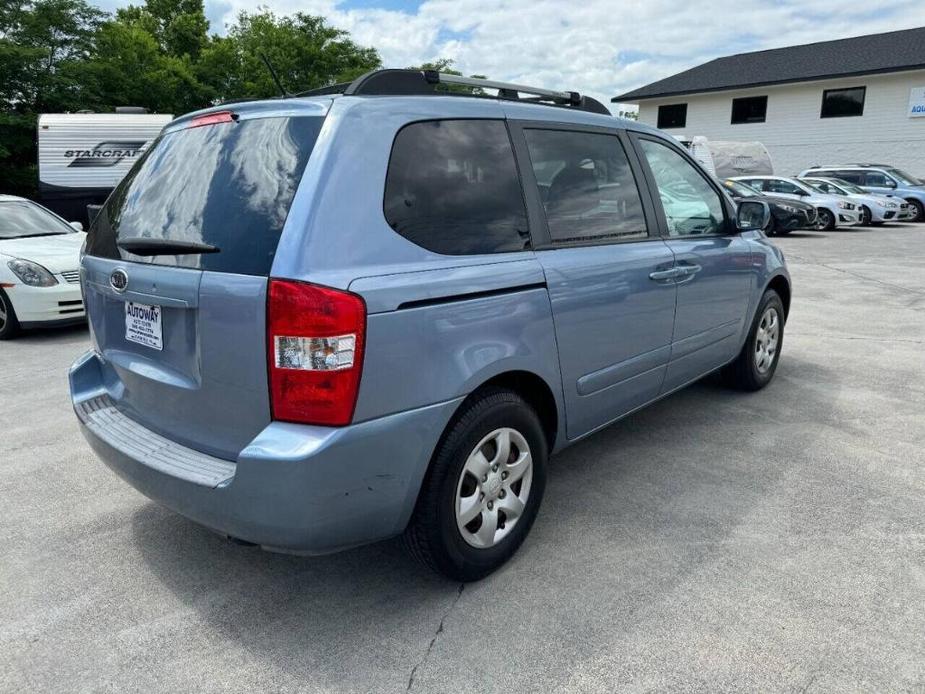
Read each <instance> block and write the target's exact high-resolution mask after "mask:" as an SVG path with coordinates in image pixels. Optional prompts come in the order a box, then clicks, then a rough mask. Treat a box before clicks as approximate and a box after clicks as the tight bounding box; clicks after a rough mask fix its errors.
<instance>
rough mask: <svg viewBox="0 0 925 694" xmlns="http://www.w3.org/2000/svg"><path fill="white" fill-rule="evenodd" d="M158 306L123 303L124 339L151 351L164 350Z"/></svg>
mask: <svg viewBox="0 0 925 694" xmlns="http://www.w3.org/2000/svg"><path fill="white" fill-rule="evenodd" d="M162 311H163V308H162V307H160V306H149V305H148V304H136V303H135V302H134V301H126V302H125V339H126V340H128V341H129V342H135V343H137V344H139V345H144V346H145V347H150V348H151V349H156V350H163V349H164V335H163V330H162V328H161V312H162Z"/></svg>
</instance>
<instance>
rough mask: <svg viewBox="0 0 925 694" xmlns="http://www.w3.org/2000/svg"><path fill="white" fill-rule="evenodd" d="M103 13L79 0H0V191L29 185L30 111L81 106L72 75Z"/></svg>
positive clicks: (88, 51)
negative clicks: (28, 0) (30, 0)
mask: <svg viewBox="0 0 925 694" xmlns="http://www.w3.org/2000/svg"><path fill="white" fill-rule="evenodd" d="M105 16H106V15H105V13H103V12H101V11H100V10H98V9H96V8H94V7H92V6H90V5H88V4H87V3H86V2H84V1H83V0H35V1H34V2H27V1H16V0H0V192H4V193H19V194H23V195H28V194H30V193H32V192H33V191H34V189H35V184H36V175H35V170H36V160H35V128H36V115H35V114H36V113H40V112H42V111H58V110H68V109H76V108H80V107H81V104H82V102H83V100H84V96H85V95H84V94H83V90H84V86H83V84H82V83H81V82H80V81H75V80H74V79H73V78H72V75H73V73H74V71H75V70H77V69H79V66H81V65H82V64H85V63H86V61H87V60H89V58H90V56H91V55H92V54H93V52H94V47H95V37H96V32H97V30H98V29H99V26H100V23H101V22H102V21H103V19H104V18H105Z"/></svg>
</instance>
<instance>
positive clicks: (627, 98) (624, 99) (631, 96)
mask: <svg viewBox="0 0 925 694" xmlns="http://www.w3.org/2000/svg"><path fill="white" fill-rule="evenodd" d="M913 70H925V63H921V64H918V65H907V66H904V67H889V68H882V69H878V70H861V71H858V72H843V73H837V74H832V75H813V76H812V77H799V78H791V79H784V80H773V81H766V82H752V83H748V84H733V85H729V86H723V87H707V88H704V89H693V90H690V91H678V90H675V91H671V92H660V93H655V94H645V93H643V94H637V92H639V91H641V90H638V89H637V90H635V91H632V92H627V93H626V94H620V95H618V96H615V97H613V98H612V99H611V100H610V103H624V104H634V103H636V102H638V101H646V100H648V99H663V98H665V97H669V96H694V95H696V94H708V93H711V92H730V91H735V90H737V89H754V88H755V87H771V86H775V85H779V84H796V83H798V82H818V81H820V80H833V79H841V78H849V77H863V76H865V75H885V74H889V73H893V72H911V71H913Z"/></svg>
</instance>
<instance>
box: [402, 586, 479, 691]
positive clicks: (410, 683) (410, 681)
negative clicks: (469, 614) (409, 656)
mask: <svg viewBox="0 0 925 694" xmlns="http://www.w3.org/2000/svg"><path fill="white" fill-rule="evenodd" d="M465 587H466V584H465V583H460V584H459V590H457V591H456V598H455V599H454V600H453V603H452V604H451V605H450V606H449V607H448V608H447V610H446V612H444V613H443V617H441V618H440V624H439V625H438V626H437V631H435V632H434V637H433V638H432V639H431V640H430V644H429V645H428V646H427V650H426V651H424V656H423V657H422V658H421V659H420V660H419V661H418V662H417V664H416V665H415V666H414V667H413V668H411V675H410V676H409V677H408V686H407V687H405V691H406V692H410V691H411V687H413V686H414V676H415V675H417V673H418V668H420V667H421V666H422V665H424V663H426V662H427V659H428V658H429V657H430V652H431V651H432V650H434V644H436V643H437V638H439V636H440V634H442V633H443V623H444V622H445V621H446V618H447V617H449V616H450V613H451V612H452V611H453V609H454V608H455V607H456V604H457V603H458V602H459V599H460V598H461V597H462V594H463V589H465Z"/></svg>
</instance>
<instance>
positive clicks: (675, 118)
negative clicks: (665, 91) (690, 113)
mask: <svg viewBox="0 0 925 694" xmlns="http://www.w3.org/2000/svg"><path fill="white" fill-rule="evenodd" d="M685 125H687V104H665V105H664V106H659V107H658V127H659V128H683V127H684V126H685Z"/></svg>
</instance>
